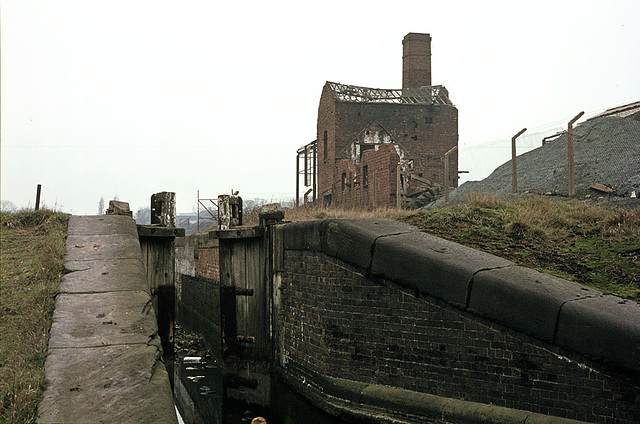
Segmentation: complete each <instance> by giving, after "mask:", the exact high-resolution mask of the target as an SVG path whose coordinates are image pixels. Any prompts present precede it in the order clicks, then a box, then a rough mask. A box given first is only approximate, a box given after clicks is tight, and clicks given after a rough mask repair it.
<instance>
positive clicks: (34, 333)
mask: <svg viewBox="0 0 640 424" xmlns="http://www.w3.org/2000/svg"><path fill="white" fill-rule="evenodd" d="M67 220H68V216H67V215H65V214H61V213H55V212H51V211H47V210H39V211H35V212H34V211H31V212H24V211H23V212H18V213H15V214H9V213H6V212H2V213H1V215H0V225H1V226H0V231H1V233H0V236H1V237H0V251H1V266H0V277H1V280H0V281H1V284H0V422H3V423H4V422H6V423H27V422H33V421H34V420H35V414H36V408H37V403H38V400H39V397H40V395H41V393H42V389H43V385H44V361H45V358H46V352H47V342H48V339H49V329H50V327H51V316H52V313H53V307H54V301H55V295H56V293H57V290H58V286H59V282H60V274H61V272H62V266H63V263H64V262H63V261H64V255H65V253H66V251H65V233H66V223H67Z"/></svg>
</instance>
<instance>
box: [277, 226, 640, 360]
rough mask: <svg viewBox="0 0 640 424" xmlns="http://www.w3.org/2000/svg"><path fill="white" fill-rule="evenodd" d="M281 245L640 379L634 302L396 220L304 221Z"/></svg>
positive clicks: (639, 313) (638, 311) (286, 231)
mask: <svg viewBox="0 0 640 424" xmlns="http://www.w3.org/2000/svg"><path fill="white" fill-rule="evenodd" d="M277 239H278V240H279V243H280V245H281V246H282V249H283V250H303V251H304V250H309V251H317V252H323V253H325V254H327V255H328V256H331V257H334V258H337V259H340V260H342V261H344V262H346V263H349V264H351V265H353V266H355V267H357V268H360V269H361V270H363V271H364V272H365V273H366V275H368V276H370V277H377V278H384V279H386V280H389V281H392V282H394V283H396V284H399V285H401V286H404V287H409V288H412V289H415V290H417V291H418V292H419V293H421V294H425V295H429V296H431V297H434V298H437V299H441V300H444V301H446V302H448V303H450V304H453V305H455V306H457V307H461V308H463V309H465V310H467V311H469V312H471V313H474V314H476V315H479V316H481V317H484V318H487V319H489V320H491V321H494V322H497V323H498V324H500V325H504V326H505V327H508V328H511V329H513V330H516V331H519V332H523V333H525V334H528V335H530V336H533V337H534V338H537V339H539V340H542V341H544V342H548V343H552V344H556V345H558V346H560V347H562V348H566V349H569V350H572V351H575V352H578V353H580V354H586V355H589V356H593V357H596V358H601V359H605V360H607V361H611V362H613V364H615V365H617V366H622V367H624V368H628V369H631V370H633V371H635V372H640V305H638V304H637V303H635V302H632V301H625V300H624V299H621V298H618V297H615V296H605V295H603V294H602V293H601V292H598V291H596V290H593V289H589V288H587V287H584V286H582V285H580V284H577V283H573V282H570V281H567V280H563V279H561V278H557V277H554V276H551V275H548V274H544V273H541V272H538V271H536V270H533V269H529V268H525V267H521V266H517V265H516V264H515V263H513V262H510V261H507V260H505V259H502V258H499V257H497V256H494V255H491V254H488V253H484V252H480V251H478V250H476V249H472V248H470V247H466V246H462V245H459V244H457V243H453V242H450V241H447V240H444V239H441V238H439V237H435V236H433V235H430V234H427V233H425V232H422V231H421V230H420V229H418V228H416V227H413V226H411V225H409V224H406V223H403V222H399V221H394V220H388V219H377V220H366V219H355V220H351V219H349V220H338V219H328V220H316V221H299V222H294V223H287V224H284V225H282V228H281V229H278V237H277ZM278 269H279V268H278ZM602 298H604V300H599V301H598V300H595V299H602ZM622 317H624V319H623V318H622Z"/></svg>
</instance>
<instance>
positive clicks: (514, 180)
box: [511, 128, 527, 193]
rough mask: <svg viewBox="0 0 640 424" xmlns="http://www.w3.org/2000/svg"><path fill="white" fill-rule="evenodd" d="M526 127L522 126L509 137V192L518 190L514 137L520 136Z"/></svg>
mask: <svg viewBox="0 0 640 424" xmlns="http://www.w3.org/2000/svg"><path fill="white" fill-rule="evenodd" d="M526 130H527V129H526V128H523V129H521V130H520V132H519V133H518V134H516V135H514V136H513V137H511V192H512V193H517V192H518V165H517V163H516V138H518V137H520V136H521V135H522V134H523V133H524V132H525V131H526Z"/></svg>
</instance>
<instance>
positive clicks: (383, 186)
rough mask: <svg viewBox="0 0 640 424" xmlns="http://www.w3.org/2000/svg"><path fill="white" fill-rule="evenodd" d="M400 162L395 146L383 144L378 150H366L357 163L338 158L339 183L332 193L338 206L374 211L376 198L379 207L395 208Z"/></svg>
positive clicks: (378, 146) (377, 147)
mask: <svg viewBox="0 0 640 424" xmlns="http://www.w3.org/2000/svg"><path fill="white" fill-rule="evenodd" d="M398 161H399V157H398V153H397V152H396V150H395V148H394V146H393V145H392V144H380V145H377V146H376V149H369V150H366V151H364V152H363V153H362V159H361V161H360V163H358V164H356V163H354V162H353V161H352V160H350V159H338V160H337V161H336V173H337V175H338V177H339V180H340V184H339V185H338V186H337V187H336V188H335V190H334V192H333V193H334V195H333V198H334V202H335V204H338V205H343V206H346V207H361V208H364V209H371V208H372V207H373V206H374V196H375V203H376V205H377V206H385V205H386V206H395V204H396V186H397V177H396V171H397V170H396V167H397V165H398ZM365 169H366V177H365ZM343 175H344V177H345V180H346V181H345V182H346V184H344V185H343V184H342V177H343ZM374 186H375V195H374Z"/></svg>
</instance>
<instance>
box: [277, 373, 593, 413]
mask: <svg viewBox="0 0 640 424" xmlns="http://www.w3.org/2000/svg"><path fill="white" fill-rule="evenodd" d="M276 372H277V377H278V378H279V379H280V380H281V381H282V382H283V383H285V384H287V385H289V386H290V387H292V388H293V389H294V390H295V391H297V392H298V393H299V394H301V395H302V396H304V397H305V398H306V399H307V400H309V401H310V402H311V403H313V404H314V405H315V406H317V407H318V408H320V409H322V410H323V411H325V412H327V413H329V414H331V415H333V416H336V417H339V418H349V419H356V420H361V421H362V422H370V423H375V424H377V423H388V422H390V421H391V422H395V423H413V422H422V421H423V420H425V419H427V420H428V422H433V421H438V422H447V423H460V424H469V423H475V424H485V423H486V424H547V423H549V424H550V423H556V424H584V422H583V421H576V420H572V419H568V418H561V417H553V416H549V415H543V414H539V413H535V412H529V411H523V410H519V409H511V408H505V407H501V406H495V405H487V404H482V403H477V402H469V401H465V400H459V399H452V398H445V397H441V396H436V395H432V394H428V393H420V392H414V391H410V390H405V389H399V388H396V387H389V386H381V385H377V384H367V383H362V382H357V381H352V380H347V379H343V378H337V377H327V376H320V375H314V376H313V377H312V379H313V380H314V381H313V382H312V383H313V384H309V383H310V382H309V381H306V382H302V381H301V380H300V379H299V378H297V377H296V376H294V375H293V374H291V373H290V372H288V371H287V370H286V369H282V368H280V367H277V370H276ZM359 422H360V421H359Z"/></svg>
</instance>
